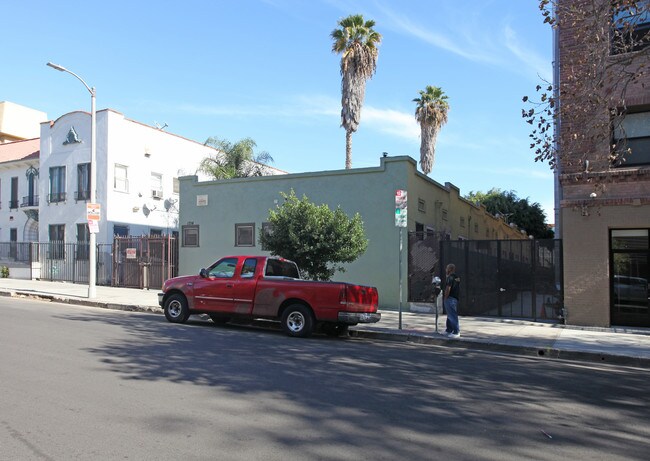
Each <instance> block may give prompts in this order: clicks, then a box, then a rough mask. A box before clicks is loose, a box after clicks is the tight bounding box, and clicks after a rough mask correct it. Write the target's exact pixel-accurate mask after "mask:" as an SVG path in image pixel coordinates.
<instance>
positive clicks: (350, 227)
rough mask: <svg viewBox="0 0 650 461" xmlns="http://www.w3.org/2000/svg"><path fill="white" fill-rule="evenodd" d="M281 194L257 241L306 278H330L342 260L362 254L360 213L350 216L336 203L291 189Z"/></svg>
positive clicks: (365, 241) (341, 270)
mask: <svg viewBox="0 0 650 461" xmlns="http://www.w3.org/2000/svg"><path fill="white" fill-rule="evenodd" d="M280 195H281V196H282V197H283V198H284V203H283V204H282V205H279V206H278V207H277V208H276V209H275V210H270V211H269V222H270V223H271V231H270V232H264V231H263V230H261V231H260V234H259V242H260V245H261V246H262V248H264V249H265V250H267V251H270V252H271V254H273V255H276V256H282V257H285V258H288V259H291V260H292V261H294V262H295V263H296V264H298V267H299V268H300V270H301V271H303V274H304V275H305V277H306V278H311V279H314V280H330V279H331V278H332V276H333V275H334V273H335V272H336V271H340V272H345V268H344V267H343V266H342V265H341V264H342V263H350V262H352V261H354V260H356V259H357V258H358V257H359V256H361V255H362V254H363V253H364V252H365V251H366V247H367V246H368V240H367V239H366V237H365V232H364V229H363V221H362V220H361V216H360V215H359V213H356V214H355V215H354V217H352V218H351V219H350V218H348V216H347V215H346V214H345V213H344V212H343V210H341V208H340V207H337V208H336V210H331V209H330V208H329V207H328V206H327V205H325V204H323V205H320V206H317V205H315V204H314V203H312V202H310V201H309V199H308V198H307V197H306V196H304V195H303V197H302V199H300V200H299V199H298V198H297V197H296V194H295V192H294V191H293V190H291V193H290V194H285V193H283V192H281V193H280Z"/></svg>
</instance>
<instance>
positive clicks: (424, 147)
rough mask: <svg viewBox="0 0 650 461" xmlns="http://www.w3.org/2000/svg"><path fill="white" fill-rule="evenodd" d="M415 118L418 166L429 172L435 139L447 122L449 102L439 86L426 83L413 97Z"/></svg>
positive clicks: (434, 150) (426, 172)
mask: <svg viewBox="0 0 650 461" xmlns="http://www.w3.org/2000/svg"><path fill="white" fill-rule="evenodd" d="M413 102H415V103H417V107H416V108H415V119H416V120H417V121H418V123H419V124H420V168H422V172H423V173H424V174H429V173H431V167H433V161H434V156H435V152H436V140H437V139H438V133H439V132H440V128H441V127H442V126H443V125H444V124H445V123H447V112H448V111H449V103H448V102H447V95H445V93H444V92H443V91H442V89H441V88H440V87H437V86H431V85H427V87H426V89H424V90H421V91H420V97H419V98H415V99H414V100H413Z"/></svg>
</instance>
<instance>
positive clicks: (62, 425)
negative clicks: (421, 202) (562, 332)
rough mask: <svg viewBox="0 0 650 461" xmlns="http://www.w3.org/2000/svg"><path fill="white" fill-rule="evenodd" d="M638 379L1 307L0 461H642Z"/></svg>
mask: <svg viewBox="0 0 650 461" xmlns="http://www.w3.org/2000/svg"><path fill="white" fill-rule="evenodd" d="M649 382H650V372H649V371H647V370H639V369H632V368H623V367H614V366H593V365H585V364H576V363H569V362H560V361H546V360H537V359H535V358H525V357H517V356H508V355H497V354H488V353H483V352H478V351H471V350H469V351H468V350H455V349H453V348H450V347H448V346H446V347H439V346H432V345H413V344H405V343H392V342H386V343H384V342H380V341H371V340H368V339H350V338H347V339H345V338H343V339H333V338H328V337H325V336H314V337H313V338H310V339H294V338H289V337H286V336H285V335H284V334H282V333H281V332H279V331H277V330H260V329H255V328H250V327H240V326H214V325H213V324H212V323H211V322H209V321H203V320H200V319H197V320H193V321H190V323H188V324H186V325H172V324H169V323H167V322H166V320H165V319H164V317H163V316H161V315H155V314H142V313H132V312H122V311H110V310H102V309H94V308H84V307H77V306H70V305H63V304H56V303H48V302H44V301H31V300H24V299H12V298H0V459H1V460H12V461H13V460H76V459H81V460H86V459H87V460H99V459H101V460H118V459H120V460H127V459H130V460H154V459H155V460H181V459H182V460H195V459H196V460H204V459H215V460H216V459H218V460H264V461H271V460H366V459H367V460H391V461H393V460H431V459H454V460H464V459H467V460H470V459H471V460H481V459H494V460H510V459H512V460H521V459H539V460H545V459H548V460H558V459H563V458H564V459H589V460H596V459H603V460H614V459H626V460H630V459H644V460H645V459H647V456H648V446H650V442H649V436H650V424H649V421H650V414H649V413H648V408H650V396H649V393H648V383H649Z"/></svg>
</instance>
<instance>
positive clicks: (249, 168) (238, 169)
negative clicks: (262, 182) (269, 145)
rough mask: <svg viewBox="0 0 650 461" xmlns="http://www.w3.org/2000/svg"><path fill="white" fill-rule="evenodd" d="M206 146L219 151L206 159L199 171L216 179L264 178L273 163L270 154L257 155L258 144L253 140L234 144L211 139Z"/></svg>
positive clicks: (246, 139)
mask: <svg viewBox="0 0 650 461" xmlns="http://www.w3.org/2000/svg"><path fill="white" fill-rule="evenodd" d="M204 145H206V146H210V147H214V148H215V149H217V150H218V151H219V152H217V153H216V154H215V155H211V156H209V157H206V158H204V159H203V160H202V161H201V164H200V166H199V171H201V172H203V173H205V174H207V175H210V176H212V177H213V178H214V179H231V178H246V177H248V176H263V175H264V172H265V165H266V164H267V163H269V162H272V161H273V157H271V156H270V155H269V153H268V152H261V153H259V154H255V152H254V148H255V147H256V146H257V144H256V143H255V141H253V140H252V139H251V138H244V139H242V140H240V141H237V142H236V143H234V144H233V143H231V142H230V141H227V140H225V139H219V138H214V137H210V138H208V139H207V141H205V143H204Z"/></svg>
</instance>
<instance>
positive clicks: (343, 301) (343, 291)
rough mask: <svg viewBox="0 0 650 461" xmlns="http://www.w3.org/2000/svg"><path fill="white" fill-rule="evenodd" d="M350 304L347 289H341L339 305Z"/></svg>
mask: <svg viewBox="0 0 650 461" xmlns="http://www.w3.org/2000/svg"><path fill="white" fill-rule="evenodd" d="M347 303H348V295H347V289H346V287H345V286H343V287H341V291H339V304H342V305H343V304H347Z"/></svg>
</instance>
